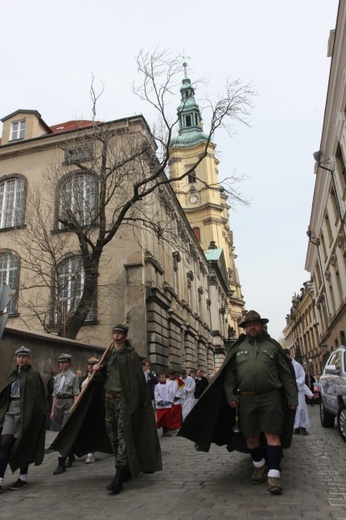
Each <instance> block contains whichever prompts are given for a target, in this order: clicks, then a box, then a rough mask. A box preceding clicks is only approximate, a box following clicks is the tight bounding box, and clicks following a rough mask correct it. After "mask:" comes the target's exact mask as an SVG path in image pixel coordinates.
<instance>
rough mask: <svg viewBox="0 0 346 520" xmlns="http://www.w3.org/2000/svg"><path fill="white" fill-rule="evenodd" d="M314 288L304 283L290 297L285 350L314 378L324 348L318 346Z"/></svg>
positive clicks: (320, 366) (320, 371)
mask: <svg viewBox="0 0 346 520" xmlns="http://www.w3.org/2000/svg"><path fill="white" fill-rule="evenodd" d="M315 309H316V305H315V299H314V288H313V283H312V282H311V281H309V282H305V283H304V284H303V287H302V288H301V289H300V292H299V293H298V294H296V293H295V294H294V295H293V297H292V307H291V309H290V313H289V314H287V316H286V323H287V325H286V327H285V328H284V330H283V333H284V336H285V342H286V344H285V348H288V349H289V350H290V352H291V355H292V356H293V357H294V358H295V359H296V361H298V363H301V364H302V365H303V367H304V368H305V370H306V372H310V373H311V374H312V375H314V376H318V375H320V374H321V373H322V370H323V367H324V363H325V356H326V347H325V346H323V349H322V348H321V346H320V345H319V338H320V331H319V323H318V321H317V318H316V313H315Z"/></svg>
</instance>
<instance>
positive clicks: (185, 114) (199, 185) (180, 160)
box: [169, 63, 245, 337]
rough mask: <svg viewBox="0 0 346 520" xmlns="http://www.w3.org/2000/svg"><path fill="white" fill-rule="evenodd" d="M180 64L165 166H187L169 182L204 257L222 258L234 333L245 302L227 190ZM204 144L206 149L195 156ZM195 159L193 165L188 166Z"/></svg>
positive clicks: (171, 168)
mask: <svg viewBox="0 0 346 520" xmlns="http://www.w3.org/2000/svg"><path fill="white" fill-rule="evenodd" d="M183 67H184V78H183V81H182V86H181V88H180V93H181V102H180V105H179V106H178V108H177V114H178V119H179V132H178V135H177V137H175V138H174V139H172V141H171V158H170V165H169V171H170V177H171V178H172V179H173V178H176V179H179V177H181V176H182V175H184V173H186V172H187V171H189V170H191V171H190V172H189V174H188V175H187V176H185V177H184V178H183V179H180V180H177V181H176V182H174V183H173V184H172V187H173V189H174V191H175V193H176V196H177V198H178V200H179V202H180V205H181V206H182V208H183V210H184V212H185V214H186V217H187V219H188V221H189V223H190V225H191V227H192V229H193V231H194V233H195V236H196V238H197V240H198V241H199V243H200V245H201V247H202V249H203V251H204V252H205V255H206V257H207V258H208V259H215V258H216V257H217V256H218V255H219V257H220V258H221V256H222V257H224V262H225V267H226V273H227V284H228V286H229V304H228V312H229V316H230V322H231V326H232V328H233V330H234V332H235V335H236V337H238V336H239V329H238V323H239V321H241V318H242V316H243V310H244V303H245V302H244V300H243V296H242V294H241V285H240V282H239V277H238V272H237V269H236V266H235V259H236V255H235V254H234V245H233V233H232V231H231V229H230V224H229V208H230V206H229V205H228V203H227V194H226V193H225V192H224V190H223V188H222V186H221V185H220V184H219V173H218V166H219V161H218V159H217V158H216V157H215V148H216V145H215V144H214V143H212V142H208V135H206V134H205V133H204V132H203V122H202V118H201V113H200V109H199V106H198V104H197V103H196V100H195V90H194V88H193V85H192V84H191V81H190V79H189V78H188V76H187V64H186V63H184V64H183ZM206 147H207V154H206V156H205V157H204V158H203V159H202V160H200V158H201V157H202V156H203V154H204V153H205V149H206ZM199 160H200V162H199V163H198V161H199ZM196 163H198V164H197V166H196V167H195V168H193V165H196Z"/></svg>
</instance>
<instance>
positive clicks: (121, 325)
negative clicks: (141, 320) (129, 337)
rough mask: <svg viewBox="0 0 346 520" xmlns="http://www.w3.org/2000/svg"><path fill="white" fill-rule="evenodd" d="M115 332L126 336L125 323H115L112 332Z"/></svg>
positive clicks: (127, 327) (126, 327)
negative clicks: (117, 331)
mask: <svg viewBox="0 0 346 520" xmlns="http://www.w3.org/2000/svg"><path fill="white" fill-rule="evenodd" d="M116 330H119V331H121V332H123V333H124V334H127V333H128V331H129V326H128V325H127V324H125V323H117V324H116V325H114V327H113V332H115V331H116Z"/></svg>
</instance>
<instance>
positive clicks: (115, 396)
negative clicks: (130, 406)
mask: <svg viewBox="0 0 346 520" xmlns="http://www.w3.org/2000/svg"><path fill="white" fill-rule="evenodd" d="M121 395H122V393H121V392H112V393H111V394H106V393H105V397H106V399H119V398H120V397H121Z"/></svg>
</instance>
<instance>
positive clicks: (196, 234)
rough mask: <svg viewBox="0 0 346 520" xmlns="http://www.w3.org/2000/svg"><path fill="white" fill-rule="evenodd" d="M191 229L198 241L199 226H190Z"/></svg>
mask: <svg viewBox="0 0 346 520" xmlns="http://www.w3.org/2000/svg"><path fill="white" fill-rule="evenodd" d="M192 231H193V233H194V235H195V237H196V238H197V240H198V242H200V241H201V230H200V228H199V227H194V228H192Z"/></svg>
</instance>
